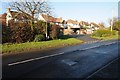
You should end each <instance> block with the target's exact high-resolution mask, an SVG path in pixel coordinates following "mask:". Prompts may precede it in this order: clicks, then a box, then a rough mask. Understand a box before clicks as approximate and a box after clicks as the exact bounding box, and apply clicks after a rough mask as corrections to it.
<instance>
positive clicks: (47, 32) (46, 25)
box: [46, 0, 48, 40]
mask: <svg viewBox="0 0 120 80" xmlns="http://www.w3.org/2000/svg"><path fill="white" fill-rule="evenodd" d="M46 11H47V0H46ZM47 22H48V14H46V40H47V38H48V30H47Z"/></svg>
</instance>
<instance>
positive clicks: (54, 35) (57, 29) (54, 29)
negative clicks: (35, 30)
mask: <svg viewBox="0 0 120 80" xmlns="http://www.w3.org/2000/svg"><path fill="white" fill-rule="evenodd" d="M59 34H60V27H59V26H58V25H52V26H51V31H50V37H51V38H52V39H58V37H59Z"/></svg>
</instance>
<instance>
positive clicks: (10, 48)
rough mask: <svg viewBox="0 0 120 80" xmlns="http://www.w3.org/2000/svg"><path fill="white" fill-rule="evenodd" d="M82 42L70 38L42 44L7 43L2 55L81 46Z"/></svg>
mask: <svg viewBox="0 0 120 80" xmlns="http://www.w3.org/2000/svg"><path fill="white" fill-rule="evenodd" d="M82 42H83V41H81V40H77V39H75V38H69V39H58V40H51V41H42V42H26V43H21V44H8V43H6V44H3V45H1V46H2V53H3V54H5V53H18V52H26V51H33V50H41V49H48V48H56V47H63V46H69V45H75V44H80V43H82ZM1 46H0V47H1Z"/></svg>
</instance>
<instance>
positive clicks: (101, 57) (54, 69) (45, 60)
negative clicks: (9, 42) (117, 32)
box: [3, 40, 120, 79]
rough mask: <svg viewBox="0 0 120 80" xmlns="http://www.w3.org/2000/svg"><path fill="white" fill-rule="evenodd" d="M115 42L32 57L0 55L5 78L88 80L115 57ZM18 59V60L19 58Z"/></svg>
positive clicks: (84, 45) (75, 47) (116, 53)
mask: <svg viewBox="0 0 120 80" xmlns="http://www.w3.org/2000/svg"><path fill="white" fill-rule="evenodd" d="M118 44H119V42H118V41H117V40H111V41H98V42H95V43H89V44H81V45H77V46H71V47H64V48H60V49H52V50H47V51H44V52H43V51H41V52H36V53H35V54H33V53H29V54H30V55H28V54H21V55H7V56H3V79H6V78H18V79H23V78H28V79H35V78H37V79H38V78H84V79H87V78H89V76H90V75H92V74H93V73H95V72H96V71H97V70H99V69H101V68H102V67H104V66H105V65H107V64H108V63H110V62H111V61H113V60H115V59H116V58H118V57H119V53H118V52H119V50H120V49H119V47H118V46H119V45H118ZM21 56H22V57H21Z"/></svg>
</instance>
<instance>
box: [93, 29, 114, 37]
mask: <svg viewBox="0 0 120 80" xmlns="http://www.w3.org/2000/svg"><path fill="white" fill-rule="evenodd" d="M111 35H116V31H115V30H113V31H112V32H111V31H110V30H105V29H103V30H97V31H95V32H94V33H93V34H92V36H96V37H108V36H111Z"/></svg>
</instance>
